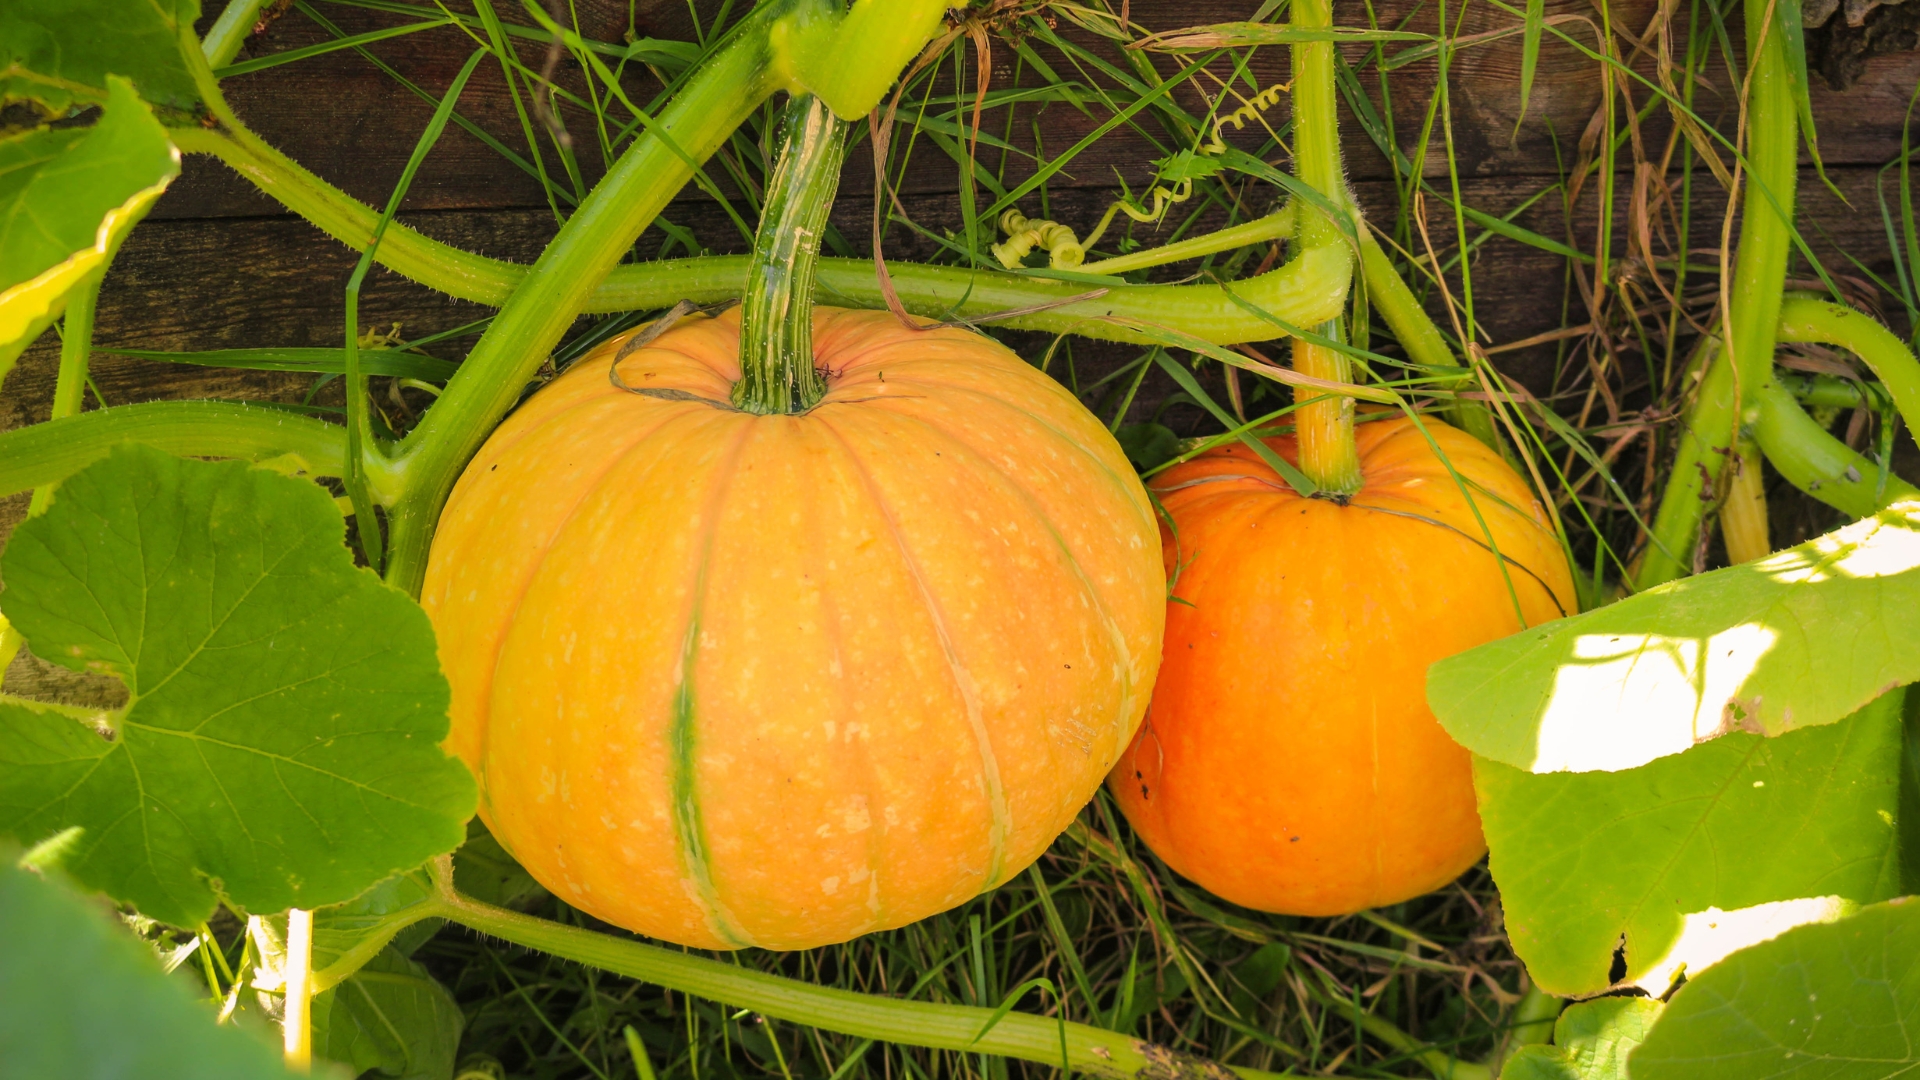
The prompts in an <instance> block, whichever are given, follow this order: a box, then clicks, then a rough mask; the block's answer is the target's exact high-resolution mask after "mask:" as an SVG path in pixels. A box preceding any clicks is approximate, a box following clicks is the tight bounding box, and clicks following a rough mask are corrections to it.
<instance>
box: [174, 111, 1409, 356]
mask: <svg viewBox="0 0 1920 1080" xmlns="http://www.w3.org/2000/svg"><path fill="white" fill-rule="evenodd" d="M168 134H169V135H170V136H171V137H172V138H173V140H174V142H175V144H176V145H178V146H179V147H180V148H181V149H182V150H184V151H187V152H190V153H203V154H210V155H212V156H214V157H217V158H219V159H220V160H221V161H223V162H225V163H226V164H227V165H228V166H229V167H231V168H232V169H233V170H234V171H235V172H238V173H239V174H240V175H241V176H243V177H245V178H246V179H247V180H249V181H251V182H252V183H253V184H254V185H255V186H256V187H258V188H259V189H260V190H261V191H262V192H263V193H265V194H267V195H269V196H271V197H272V198H274V199H275V200H277V201H278V202H280V203H281V205H283V206H285V207H287V208H288V209H289V210H292V211H293V212H294V213H296V214H299V215H300V216H301V217H304V218H306V219H307V220H308V221H309V222H311V223H312V224H314V225H315V226H317V227H318V228H320V229H321V230H322V231H323V232H325V233H327V234H328V235H329V236H332V237H333V238H334V239H336V240H339V241H340V242H341V243H343V244H346V245H347V246H348V247H351V248H353V249H354V250H356V251H363V250H365V249H366V247H367V245H368V244H369V243H371V242H372V239H373V230H374V227H375V226H376V225H377V223H378V222H379V220H380V215H379V212H378V211H376V210H374V209H373V208H372V207H369V206H367V205H366V204H364V203H361V202H359V201H358V200H356V199H354V198H353V197H352V196H349V195H347V194H346V193H345V192H342V191H340V190H339V189H337V188H335V187H333V186H332V185H331V184H328V183H327V182H326V181H325V180H322V179H320V178H319V177H317V176H315V175H313V174H312V173H310V172H308V171H307V170H306V169H304V168H302V167H301V166H300V165H299V164H298V163H296V162H294V161H293V160H292V159H291V158H288V157H287V156H286V155H285V154H282V153H280V152H279V151H278V150H275V149H274V148H273V147H271V146H269V145H267V144H266V143H265V142H264V141H262V140H261V139H259V138H258V137H257V136H254V135H253V134H252V133H251V132H248V131H247V130H246V129H245V128H242V127H237V126H232V127H230V129H229V130H227V131H224V132H222V131H209V130H206V129H202V128H177V129H172V130H170V131H169V132H168ZM1262 220H1265V219H1262ZM1200 239H1205V238H1204V237H1202V238H1196V242H1197V240H1200ZM1156 250H1158V249H1156ZM1141 254H1142V255H1145V254H1147V253H1145V252H1143V253H1141ZM1181 257H1182V258H1187V257H1191V255H1190V254H1189V255H1182V256H1181ZM375 258H376V261H377V262H379V263H380V265H382V266H384V267H386V268H387V269H389V270H392V271H393V272H394V273H396V274H399V275H401V276H402V277H406V278H409V279H411V280H414V281H417V282H420V283H421V284H423V285H427V286H429V287H431V288H434V289H438V290H440V291H441V292H444V293H446V294H448V295H449V296H454V297H458V298H459V299H462V300H471V301H473V302H475V303H480V304H487V305H490V306H492V307H500V306H502V305H504V304H505V303H506V302H507V298H508V297H510V296H511V295H513V291H514V289H515V288H517V287H518V286H519V284H520V282H521V281H522V280H523V279H524V278H525V277H526V275H527V272H528V268H527V267H526V266H523V265H521V264H519V263H512V262H506V261H504V260H501V259H491V258H488V257H486V256H484V255H476V254H474V253H472V252H469V251H462V250H460V249H459V248H456V247H453V246H452V245H449V244H443V243H441V242H440V241H438V240H434V239H432V238H430V237H427V236H424V235H422V234H421V233H420V232H418V231H416V230H414V229H411V228H409V227H407V226H405V225H403V224H401V223H399V222H394V223H393V224H392V225H390V226H389V227H388V229H387V232H386V235H385V236H384V238H382V240H381V243H380V250H379V252H378V253H377V254H376V257H375ZM749 261H750V260H749V257H748V256H745V255H718V256H705V257H701V258H693V259H671V260H661V261H657V262H649V263H638V264H626V265H622V266H616V267H614V268H613V269H612V270H611V271H610V272H608V273H607V275H606V276H605V277H604V278H603V279H602V280H600V281H597V282H595V283H594V287H593V289H592V290H591V291H590V292H589V293H588V294H587V297H586V300H585V302H584V305H583V307H582V309H581V310H582V311H585V312H588V313H595V314H603V313H606V312H613V311H645V310H649V309H659V308H666V307H671V306H673V305H674V304H675V303H678V302H679V301H681V300H692V301H694V302H695V303H700V304H708V303H713V302H715V301H718V300H726V299H731V298H734V297H737V296H739V295H740V294H741V292H742V290H743V289H744V288H745V286H746V280H747V266H748V263H749ZM1101 266H1102V268H1103V270H1102V272H1113V273H1117V272H1119V271H1118V270H1107V269H1104V268H1105V266H1106V264H1101ZM887 269H888V271H889V272H890V274H891V275H892V277H893V283H894V286H895V288H897V289H898V290H899V293H900V299H901V300H902V301H903V302H904V303H905V304H906V306H907V309H908V310H909V311H912V312H913V313H914V314H916V315H925V316H928V317H931V318H941V319H944V318H979V317H981V316H985V315H990V314H992V313H994V312H998V311H1008V310H1012V309H1015V308H1026V307H1032V306H1034V305H1036V304H1049V303H1055V302H1057V301H1060V300H1063V299H1066V298H1068V297H1073V296H1080V295H1083V294H1085V293H1086V292H1087V291H1088V290H1089V286H1087V285H1085V284H1082V283H1079V282H1070V281H1057V280H1052V279H1048V278H1039V277H1029V276H1026V275H1023V274H1007V273H1001V272H998V271H990V270H979V269H971V268H966V267H951V266H926V265H920V264H914V263H904V262H893V261H889V262H888V263H887ZM1389 269H1390V268H1389ZM1347 273H1348V271H1347V264H1346V261H1345V258H1344V256H1343V254H1342V253H1341V252H1340V251H1338V250H1327V249H1320V250H1311V251H1306V252H1303V253H1302V255H1301V256H1300V257H1298V258H1296V259H1293V260H1291V261H1289V262H1288V263H1287V264H1286V265H1284V266H1280V267H1278V268H1276V269H1274V270H1271V271H1269V272H1268V273H1265V274H1262V275H1260V276H1259V277H1256V278H1252V279H1249V280H1246V281H1239V282H1235V283H1234V289H1235V290H1236V291H1237V292H1238V293H1239V295H1240V296H1241V297H1242V298H1244V299H1245V300H1246V301H1247V302H1248V303H1250V304H1253V305H1255V306H1257V307H1261V308H1264V309H1266V310H1267V311H1270V312H1272V313H1274V314H1275V315H1277V316H1279V317H1280V318H1281V319H1283V320H1285V321H1287V322H1289V323H1292V324H1293V325H1295V326H1314V325H1317V324H1319V323H1321V322H1324V321H1325V320H1326V319H1328V318H1330V317H1332V316H1333V315H1334V314H1335V313H1337V312H1338V311H1339V309H1340V304H1341V302H1342V301H1343V300H1344V299H1345V297H1346V289H1347ZM814 300H815V301H816V302H819V303H837V304H844V305H848V306H853V307H871V308H879V307H884V306H885V303H886V301H885V298H884V297H883V296H882V295H881V292H880V285H879V282H878V280H877V279H876V278H875V276H874V267H873V263H872V262H870V261H867V260H864V259H834V258H825V259H821V260H820V262H819V266H818V270H817V277H816V281H815V287H814ZM1108 315H1111V316H1116V317H1119V318H1122V319H1134V320H1138V321H1142V322H1152V323H1156V324H1159V325H1161V326H1166V327H1168V328H1170V329H1174V330H1177V331H1179V332H1181V333H1185V334H1190V335H1192V336H1194V337H1198V338H1202V339H1204V340H1206V341H1208V342H1211V343H1213V344H1215V345H1234V344H1238V343H1240V342H1243V341H1268V340H1271V339H1272V338H1274V337H1276V336H1278V333H1279V332H1278V331H1277V330H1275V328H1274V326H1273V324H1272V323H1270V322H1267V321H1266V320H1264V319H1261V318H1259V317H1258V316H1255V315H1253V314H1251V313H1249V312H1247V311H1246V310H1245V309H1244V308H1242V307H1240V306H1239V305H1237V304H1235V303H1234V302H1233V301H1232V300H1230V299H1228V298H1227V296H1226V294H1225V293H1224V292H1223V291H1222V290H1221V289H1220V287H1219V286H1217V285H1212V284H1195V285H1116V286H1112V287H1110V288H1109V289H1108V290H1107V292H1106V293H1105V295H1103V296H1100V297H1098V298H1095V299H1089V300H1084V301H1082V302H1080V303H1076V304H1069V305H1065V306H1062V307H1054V308H1049V309H1048V310H1046V311H1043V312H1036V313H1033V314H1030V315H1024V316H1020V317H1017V318H1012V319H1006V320H1004V321H1001V322H1000V323H999V325H1003V326H1008V327H1011V328H1013V329H1017V330H1040V331H1045V332H1048V333H1056V334H1079V335H1081V336H1083V337H1093V338H1100V339H1103V340H1109V341H1126V342H1138V341H1139V339H1138V337H1137V336H1136V335H1134V334H1132V333H1131V332H1129V331H1127V330H1126V329H1125V328H1123V327H1118V326H1115V325H1113V324H1111V323H1102V322H1098V321H1095V320H1097V319H1098V318H1099V317H1101V316H1108ZM1395 317H1396V316H1395V314H1394V313H1393V312H1392V311H1391V310H1389V312H1388V319H1389V321H1390V322H1391V321H1392V320H1393V319H1394V318H1395ZM1394 325H1395V327H1396V329H1398V324H1397V323H1396V324H1394ZM1442 349H1443V350H1444V343H1442ZM1420 362H1421V363H1435V361H1434V360H1432V359H1430V358H1425V357H1423V358H1420Z"/></svg>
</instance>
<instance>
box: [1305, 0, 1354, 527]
mask: <svg viewBox="0 0 1920 1080" xmlns="http://www.w3.org/2000/svg"><path fill="white" fill-rule="evenodd" d="M1293 26H1294V27H1295V28H1296V29H1303V30H1317V29H1322V28H1329V27H1332V26H1333V5H1332V3H1331V0H1294V4H1293ZM1333 49H1334V45H1333V42H1331V41H1308V42H1301V43H1299V44H1296V45H1294V46H1293V130H1294V143H1293V162H1294V171H1295V175H1297V176H1298V177H1299V178H1300V179H1301V180H1302V181H1303V182H1305V183H1307V184H1311V185H1312V186H1313V188H1314V190H1316V191H1318V192H1320V193H1321V194H1323V195H1325V196H1326V197H1327V199H1328V200H1329V201H1330V202H1332V203H1333V205H1335V206H1337V207H1340V208H1342V209H1343V210H1344V209H1345V208H1347V206H1348V201H1347V183H1346V177H1345V175H1344V173H1343V170H1342V168H1341V165H1340V128H1339V118H1338V117H1337V115H1336V114H1335V111H1334V110H1335V109H1336V108H1338V102H1337V99H1336V97H1335V95H1334V78H1333V77H1334V70H1333V69H1334V51H1333ZM1296 235H1297V236H1298V238H1299V243H1300V244H1301V245H1302V246H1303V247H1317V246H1321V245H1327V244H1344V243H1346V242H1347V239H1346V237H1345V236H1343V235H1342V234H1341V230H1340V227H1339V226H1338V225H1336V224H1335V223H1334V222H1332V221H1330V220H1328V218H1327V216H1326V215H1325V214H1324V213H1313V212H1303V213H1302V214H1301V215H1300V223H1299V225H1298V227H1297V233H1296ZM1341 326H1342V324H1341V323H1340V321H1339V320H1334V321H1332V322H1329V323H1325V324H1322V325H1321V327H1320V328H1319V333H1320V336H1321V337H1324V338H1330V339H1332V340H1334V341H1344V340H1345V338H1346V335H1345V332H1344V331H1343V330H1342V328H1341ZM1293 369H1294V370H1295V371H1298V372H1300V373H1301V374H1303V375H1312V376H1313V377H1315V378H1319V379H1326V380H1329V381H1331V382H1343V383H1344V382H1352V381H1353V371H1352V365H1351V364H1350V363H1349V361H1348V359H1347V355H1346V354H1345V353H1343V352H1340V351H1339V350H1337V349H1330V348H1328V347H1326V346H1324V345H1315V344H1312V343H1310V342H1306V341H1301V340H1299V339H1295V340H1294V343H1293ZM1294 400H1295V401H1296V402H1300V403H1301V405H1300V408H1299V409H1298V410H1296V411H1295V413H1294V430H1295V432H1297V433H1298V436H1297V437H1298V440H1299V445H1300V471H1301V472H1304V473H1306V474H1307V476H1308V478H1309V479H1311V480H1312V481H1313V482H1314V483H1315V484H1317V485H1319V487H1320V491H1319V493H1318V494H1319V495H1321V496H1322V497H1325V498H1330V499H1337V500H1344V499H1346V498H1347V497H1348V496H1350V495H1352V494H1353V493H1354V492H1356V491H1359V490H1360V455H1359V451H1358V450H1356V449H1355V447H1354V442H1353V399H1352V398H1347V397H1330V396H1328V395H1327V393H1326V391H1324V390H1316V389H1311V388H1307V387H1302V388H1299V389H1297V390H1295V391H1294Z"/></svg>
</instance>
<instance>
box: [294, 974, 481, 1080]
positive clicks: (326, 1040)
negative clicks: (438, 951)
mask: <svg viewBox="0 0 1920 1080" xmlns="http://www.w3.org/2000/svg"><path fill="white" fill-rule="evenodd" d="M465 1024H466V1016H465V1015H464V1014H463V1013H461V1011H460V1004H459V1003H458V1002H456V1001H454V1000H453V995H452V994H450V993H448V992H447V988H446V987H444V986H442V985H440V983H439V981H438V980H436V979H435V978H434V977H433V976H432V975H430V974H428V973H427V969H426V968H424V967H422V966H420V965H419V964H417V963H414V962H413V961H412V960H409V959H407V958H406V956H404V955H403V954H402V953H401V952H400V951H399V950H397V949H394V948H392V947H388V948H387V949H384V950H382V951H381V953H380V954H379V955H378V956H375V957H374V958H373V959H372V960H371V961H370V962H368V964H367V965H366V966H365V967H363V968H361V969H360V970H359V972H357V973H356V974H355V975H354V976H353V977H352V978H350V979H348V980H347V981H346V982H344V983H341V984H340V985H339V986H336V987H334V988H333V989H332V990H329V991H327V992H326V993H323V994H321V995H320V996H318V997H316V998H314V999H313V1052H314V1055H315V1056H316V1057H324V1058H326V1059H327V1060H329V1061H337V1062H340V1063H341V1064H343V1065H347V1066H349V1067H351V1068H352V1070H353V1073H354V1075H356V1076H360V1077H363V1078H364V1077H366V1076H368V1075H369V1074H370V1075H372V1076H374V1077H393V1078H395V1080H448V1077H451V1076H452V1075H453V1065H454V1059H455V1057H456V1056H457V1055H458V1054H459V1051H460V1031H461V1028H463V1027H464V1026H465Z"/></svg>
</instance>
